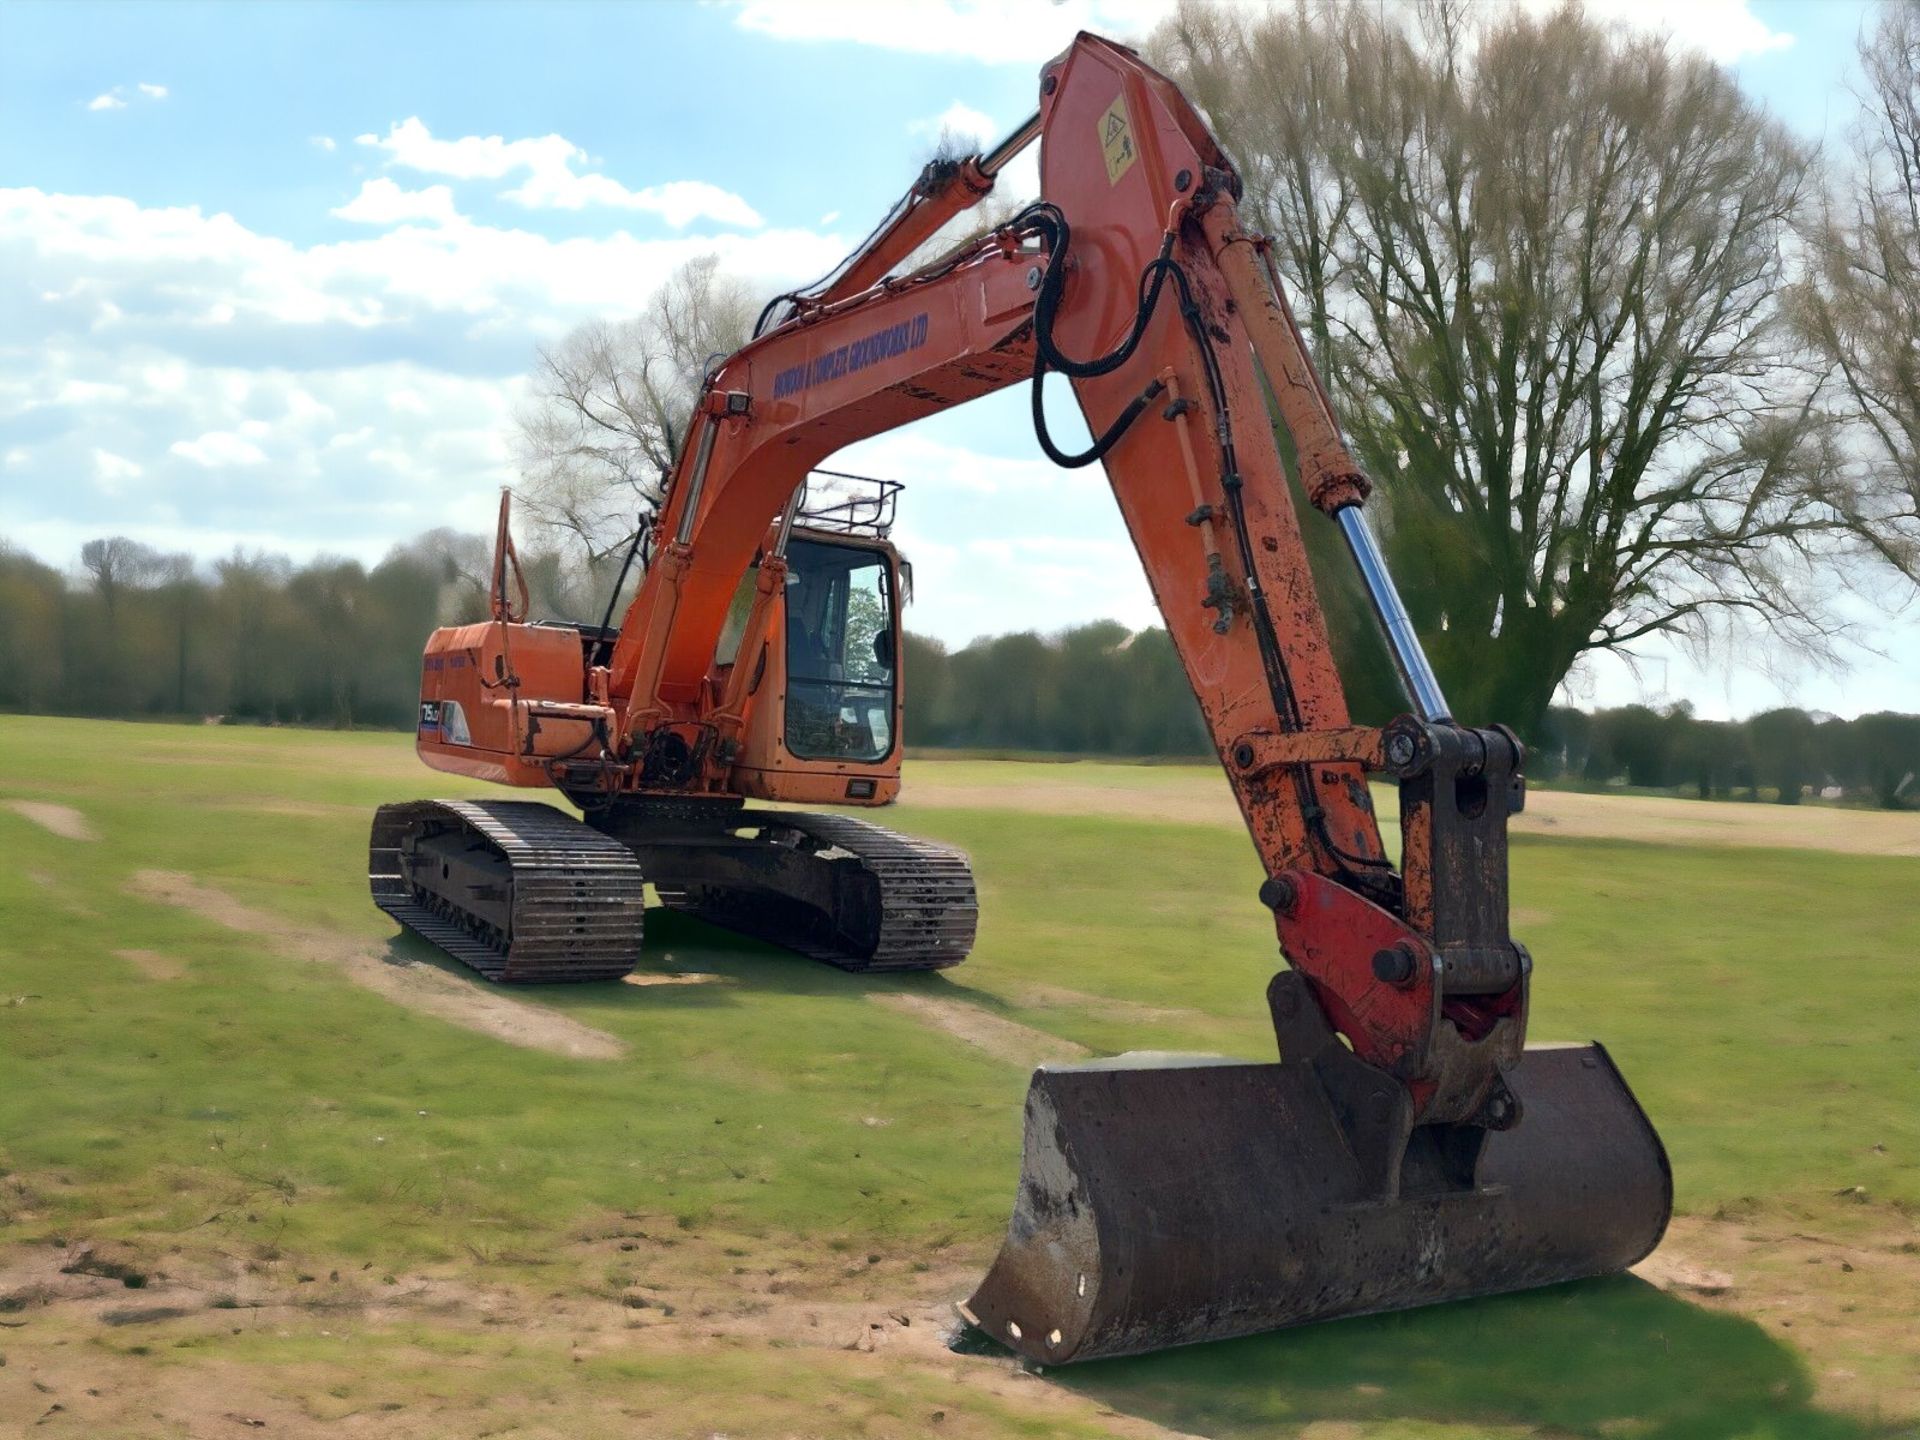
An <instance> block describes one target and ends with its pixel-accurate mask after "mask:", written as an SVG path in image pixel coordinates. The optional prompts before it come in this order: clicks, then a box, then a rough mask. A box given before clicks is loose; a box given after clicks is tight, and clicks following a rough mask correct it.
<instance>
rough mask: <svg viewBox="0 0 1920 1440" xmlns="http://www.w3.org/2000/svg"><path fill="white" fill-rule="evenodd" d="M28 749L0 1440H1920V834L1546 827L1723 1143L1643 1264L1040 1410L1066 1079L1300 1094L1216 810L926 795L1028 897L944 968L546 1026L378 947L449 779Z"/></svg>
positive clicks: (10, 768) (1667, 1066)
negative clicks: (1041, 1121) (1017, 1190)
mask: <svg viewBox="0 0 1920 1440" xmlns="http://www.w3.org/2000/svg"><path fill="white" fill-rule="evenodd" d="M0 755H4V756H5V759H4V760H0V806H4V805H6V804H7V802H12V806H11V808H0V854H4V856H5V864H4V865H0V1172H3V1173H0V1327H4V1328H0V1359H3V1360H4V1364H3V1365H0V1432H4V1429H5V1427H7V1426H9V1425H17V1426H20V1427H22V1428H23V1429H30V1430H31V1431H32V1433H34V1434H47V1435H61V1434H72V1435H86V1436H142V1437H145V1436H189V1435H190V1436H219V1435H227V1434H234V1433H240V1432H241V1430H242V1428H243V1427H244V1428H249V1429H250V1428H261V1429H264V1431H265V1433H269V1434H280V1435H307V1434H315V1435H321V1434H324V1435H332V1434H341V1435H352V1436H360V1435H377V1436H462V1437H464V1436H475V1435H483V1434H485V1435H515V1436H583V1435H601V1434H622V1435H639V1436H655V1435H658V1436H682V1435H685V1436H699V1437H707V1436H711V1435H726V1436H732V1437H745V1436H761V1435H765V1436H792V1435H806V1436H813V1435H820V1436H838V1435H909V1434H912V1435H918V1434H941V1435H962V1436H988V1435H1034V1436H1053V1435H1089V1436H1092V1435H1115V1434H1118V1435H1130V1436H1132V1435H1139V1436H1146V1435H1162V1434H1166V1433H1169V1432H1177V1433H1185V1434H1204V1435H1212V1436H1255V1435H1261V1436H1265V1435H1289V1436H1303V1437H1308V1440H1352V1437H1382V1440H1387V1437H1393V1440H1399V1437H1450V1440H1452V1437H1460V1440H1464V1437H1481V1436H1530V1437H1564V1436H1581V1437H1588V1436H1591V1437H1596V1440H1599V1437H1621V1436H1624V1437H1656V1440H1693V1437H1716V1440H1718V1437H1724V1440H1788V1437H1801V1436H1808V1437H1834V1440H1852V1437H1860V1440H1865V1437H1891V1436H1912V1435H1916V1434H1920V1333H1916V1332H1920V1319H1917V1318H1916V1316H1917V1315H1920V1300H1917V1299H1916V1296H1920V968H1917V967H1916V964H1915V960H1914V942H1915V939H1916V937H1920V884H1917V883H1916V880H1917V879H1920V874H1917V873H1916V872H1917V870H1920V862H1917V861H1916V860H1915V858H1914V856H1915V855H1916V854H1920V817H1887V816H1858V817H1850V816H1848V815H1847V814H1846V813H1845V812H1832V815H1836V816H1838V817H1839V820H1838V821H1837V822H1836V821H1835V820H1833V819H1832V818H1831V816H1829V817H1828V818H1826V819H1823V820H1822V822H1821V827H1825V828H1820V827H1814V828H1809V829H1807V830H1804V831H1802V830H1795V829H1793V828H1792V826H1793V824H1794V823H1796V822H1794V821H1793V820H1792V818H1791V817H1788V818H1786V819H1782V818H1780V817H1778V816H1771V815H1769V816H1762V817H1761V818H1762V819H1764V821H1765V823H1766V824H1767V825H1768V826H1772V827H1775V828H1773V829H1771V830H1768V831H1765V832H1764V833H1763V832H1759V831H1755V830H1754V829H1753V828H1752V825H1751V824H1749V822H1747V821H1745V820H1742V819H1740V818H1739V817H1737V816H1736V817H1732V818H1730V819H1729V820H1728V821H1727V822H1726V823H1727V825H1728V826H1729V827H1731V828H1729V829H1728V831H1727V833H1726V842H1727V843H1713V844H1709V843H1705V842H1704V841H1702V839H1701V838H1700V835H1699V833H1698V832H1697V830H1696V831H1694V832H1688V833H1687V836H1686V843H1684V844H1677V843H1663V844H1648V843H1639V842H1637V841H1635V840H1632V839H1628V838H1622V837H1626V836H1631V835H1633V834H1635V833H1637V826H1636V820H1635V817H1636V815H1637V814H1641V813H1644V814H1645V816H1646V828H1647V830H1648V831H1649V832H1651V833H1657V834H1661V833H1667V830H1666V829H1665V828H1663V827H1667V826H1668V822H1667V821H1664V820H1661V819H1660V816H1659V812H1657V811H1646V812H1640V811H1637V810H1636V807H1638V806H1641V805H1643V804H1648V803H1651V802H1643V801H1639V800H1634V799H1614V798H1607V797H1577V799H1578V801H1579V802H1581V803H1583V804H1584V805H1586V806H1588V807H1592V806H1601V807H1614V808H1611V809H1605V810H1603V811H1602V812H1599V818H1598V819H1595V818H1594V813H1595V812H1592V811H1591V810H1590V809H1589V810H1585V811H1582V810H1579V809H1578V807H1577V806H1576V807H1575V808H1572V809H1568V810H1564V811H1560V812H1556V811H1555V810H1554V809H1553V806H1552V804H1551V803H1549V801H1550V797H1542V803H1541V805H1540V806H1539V807H1538V808H1539V811H1540V813H1539V814H1538V815H1536V817H1535V822H1534V823H1532V824H1530V826H1529V828H1528V829H1527V830H1526V831H1525V833H1522V834H1521V835H1519V836H1518V837H1517V838H1516V841H1515V847H1514V861H1513V868H1514V900H1515V907H1516V917H1517V918H1516V931H1517V933H1519V934H1520V935H1521V936H1522V937H1523V938H1524V939H1526V941H1527V942H1528V943H1529V945H1530V947H1531V948H1532V950H1533V952H1534V955H1535V957H1536V961H1537V964H1538V968H1537V971H1536V980H1535V986H1534V1014H1533V1022H1532V1035H1533V1036H1534V1038H1537V1039H1585V1038H1589V1037H1598V1038H1601V1039H1604V1040H1605V1041H1606V1042H1607V1044H1608V1045H1609V1048H1610V1049H1611V1050H1612V1052H1613V1054H1614V1056H1615V1058H1616V1059H1617V1060H1618V1061H1619V1063H1620V1065H1621V1067H1622V1069H1623V1070H1624V1072H1625V1073H1626V1075H1627V1076H1628V1077H1629V1079H1630V1080H1631V1081H1632V1082H1633V1084H1634V1086H1635V1089H1636V1091H1637V1093H1638V1094H1639V1096H1640V1098H1641V1100H1642V1102H1643V1104H1644V1105H1645V1106H1646V1108H1647V1110H1648V1111H1649V1113H1650V1114H1651V1115H1652V1117H1653V1119H1654V1121H1655V1123H1656V1124H1657V1125H1658V1127H1659V1129H1660V1131H1661V1133H1662V1136H1663V1137H1664V1139H1665V1141H1666V1143H1667V1146H1668V1148H1669V1150H1670V1152H1671V1154H1672V1158H1673V1165H1674V1171H1675V1175H1676V1182H1677V1187H1678V1203H1679V1210H1680V1215H1681V1218H1680V1219H1679V1220H1678V1221H1677V1222H1676V1225H1675V1227H1674V1231H1673V1233H1672V1234H1671V1235H1670V1237H1669V1240H1668V1242H1667V1244H1666V1245H1665V1246H1663V1247H1662V1250H1661V1251H1660V1252H1659V1253H1658V1254H1656V1256H1655V1257H1654V1259H1653V1260H1652V1261H1650V1262H1649V1263H1648V1265H1647V1266H1645V1267H1643V1276H1644V1278H1640V1277H1620V1278H1616V1279H1613V1280H1607V1281H1599V1282H1590V1283H1585V1284H1580V1285H1573V1286H1565V1287H1560V1288H1558V1289H1555V1290H1550V1291H1545V1292H1538V1293H1535V1294H1531V1295H1524V1296H1516V1297H1506V1298H1501V1299H1495V1300H1487V1301H1482V1302H1477V1303H1474V1304H1469V1305H1461V1306H1453V1307H1447V1308H1444V1309H1436V1310H1431V1311H1425V1312H1417V1313H1412V1314H1404V1315H1398V1316H1389V1317H1381V1318H1376V1319H1366V1320H1355V1321H1347V1322H1342V1323H1339V1324H1335V1325H1327V1326H1321V1327H1316V1328H1314V1329H1310V1330H1304V1331H1296V1332H1290V1333H1286V1334H1281V1335H1274V1336H1267V1337H1262V1338H1259V1339H1254V1340H1246V1341H1237V1342H1231V1343H1226V1344H1219V1345H1213V1346H1207V1347H1200V1348H1196V1349H1191V1350H1187V1351H1181V1352H1174V1353H1169V1354H1165V1355H1160V1356H1154V1357H1149V1358H1146V1359H1141V1360H1132V1361H1111V1362H1104V1363H1100V1364H1095V1365H1088V1366H1083V1367H1077V1368H1070V1369H1066V1370H1059V1371H1048V1372H1046V1373H1045V1374H1044V1375H1034V1374H1030V1373H1027V1372H1024V1371H1021V1370H1020V1369H1018V1368H1017V1367H1016V1366H1015V1365H1013V1363H1012V1362H1011V1361H1009V1360H1008V1359H1007V1358H1006V1357H1004V1356H991V1355H987V1356H982V1355H958V1354H952V1353H949V1352H948V1351H947V1350H946V1349H945V1347H944V1344H943V1343H942V1338H941V1334H940V1331H941V1328H942V1326H943V1325H944V1324H945V1323H946V1322H947V1317H948V1316H949V1314H950V1306H951V1302H952V1301H953V1300H955V1299H956V1298H959V1297H961V1296H963V1295H964V1294H965V1293H966V1291H967V1290H968V1288H969V1287H970V1283H971V1281H972V1280H973V1279H974V1278H976V1277H977V1274H978V1272H979V1270H980V1268H981V1267H982V1266H983V1265H984V1263H985V1261H986V1260H987V1259H989V1258H990V1257H991V1255H992V1253H993V1251H994V1249H995V1247H996V1246H997V1245H998V1242H999V1238H1000V1234H1001V1232H1002V1229H1003V1227H1004V1225H1005V1220H1006V1216H1007V1212H1008V1210H1009V1208H1010V1205H1011V1201H1012V1197H1013V1188H1014V1179H1015V1175H1016V1171H1017V1165H1018V1159H1019V1155H1018V1150H1019V1113H1020V1102H1021V1098H1022V1095H1023V1093H1024V1090H1025V1086H1026V1071H1027V1068H1028V1067H1029V1066H1030V1065H1031V1063H1032V1062H1034V1061H1035V1060H1037V1059H1041V1058H1046V1057H1048V1056H1054V1057H1056V1058H1067V1057H1069V1056H1072V1055H1076V1054H1082V1053H1089V1052H1090V1053H1095V1054H1104V1053H1112V1052H1116V1051H1120V1050H1125V1049H1149V1048H1152V1049H1174V1050H1215V1051H1221V1052H1225V1053H1232V1054H1240V1055H1245V1056H1250V1057H1255V1058H1261V1059H1270V1058H1272V1054H1273V1042H1272V1038H1271V1033H1270V1031H1268V1030H1267V1028H1266V1025H1265V1021H1264V1017H1263V1005H1262V1001H1261V996H1262V991H1263V987H1264V985H1265V982H1266V979H1267V977H1268V975H1269V974H1270V972H1271V970H1272V969H1273V968H1274V965H1275V954H1274V945H1273V936H1272V930H1271V926H1270V923H1269V922H1268V921H1267V920H1266V919H1265V918H1264V912H1263V911H1262V910H1261V908H1260V907H1259V905H1258V904H1257V902H1256V901H1255V899H1254V891H1255V889H1256V887H1257V885H1258V883H1259V879H1260V875H1259V872H1258V867H1257V865H1256V863H1255V861H1254V858H1253V855H1252V851H1251V848H1250V847H1249V846H1248V844H1247V842H1246V840H1245V837H1244V835H1243V834H1242V833H1241V832H1240V831H1239V830H1238V828H1237V826H1236V824H1235V823H1234V819H1233V816H1232V813H1231V806H1230V803H1228V804H1225V805H1223V803H1222V797H1223V796H1224V794H1225V792H1224V788H1223V786H1222V782H1221V781H1220V778H1219V776H1218V774H1217V773H1216V772H1214V771H1212V770H1208V769H1204V768H1188V767H1170V766H1159V767H1126V766H1114V765H1033V764H1024V763H1019V762H987V761H967V762H954V763H951V764H946V763H942V762H938V761H932V760H921V761H918V762H915V763H913V764H911V765H910V766H909V769H908V775H907V802H906V803H904V804H902V805H901V806H900V807H899V808H898V809H897V810H896V811H894V812H893V813H892V816H891V819H890V823H894V824H897V825H899V826H900V827H901V828H904V829H908V830H913V831H916V832H920V833H924V834H928V835H932V836H936V837H938V838H941V839H943V840H948V841H951V842H954V843H957V844H959V845H962V846H964V847H965V848H967V849H968V850H969V851H970V852H971V853H972V855H973V856H974V861H975V866H976V870H977V872H978V875H979V881H980V889H981V898H982V906H983V919H982V925H981V936H980V943H979V946H978V948H977V950H976V952H975V955H974V958H973V959H971V960H970V961H969V962H968V963H967V964H966V965H965V966H963V967H961V968H960V969H958V970H956V971H952V972H948V973H947V974H945V975H940V976H921V977H909V978H889V979H875V978H856V977H851V976H846V975H842V974H840V973H838V972H835V971H831V970H828V969H825V968H823V967H819V966H816V965H813V964H811V963H810V962H807V961H804V960H800V959H797V958H794V957H791V956H788V955H786V954H784V953H782V952H778V951H775V950H771V949H768V948H766V947H763V946H758V945H754V944H750V943H747V942H743V941H738V940H734V939H732V938H729V937H727V936H726V935H724V934H723V933H722V932H718V931H714V930H711V929H708V928H706V927H703V926H700V925H698V924H695V923H693V922H688V921H684V920H678V919H677V918H675V917H661V916H658V915H656V916H655V917H653V918H652V919H650V921H649V930H648V944H647V957H646V967H645V968H646V971H647V974H646V975H645V976H643V977H640V978H642V979H645V980H648V981H649V982H651V983H644V984H628V985H612V986H595V987H580V988H574V989H559V988H555V989H544V990H533V991H518V992H513V993H511V994H503V993H501V992H489V991H487V990H486V989H485V988H484V987H481V986H479V985H478V984H477V983H474V982H470V981H469V980H468V979H467V978H466V977H465V975H464V973H462V972H458V971H455V970H449V969H447V968H444V967H442V966H440V965H438V964H437V963H436V962H435V960H434V957H433V955H432V953H431V952H430V951H428V950H427V949H426V948H425V947H424V946H421V945H420V944H418V943H417V942H414V941H411V940H407V939H402V938H398V937H396V936H395V934H394V928H393V926H392V925H391V924H390V923H389V922H388V921H387V920H386V919H385V917H383V916H381V915H380V914H379V913H378V912H376V911H375V910H373V909H372V907H371V905H370V904H369V903H368V900H367V897H366V886H365V879H364V874H365V871H364V859H365V837H366V826H367V820H368V816H369V813H370V811H371V809H372V808H373V806H374V805H376V804H377V803H379V802H380V801H382V800H388V799H398V798H407V797H411V796H415V795H426V794H460V793H479V790H480V788H481V787H470V786H462V784H461V783H460V782H457V781H452V780H450V779H449V777H446V776H439V775H433V774H430V773H429V772H426V771H424V770H423V769H421V768H420V767H419V765H418V764H417V762H416V761H415V760H414V758H413V755H412V752H411V748H410V746H409V743H408V741H407V739H406V738H405V737H402V736H380V735H339V736H334V735H317V734H312V733H301V732H290V731H265V730H242V729H218V728H197V727H176V726H133V725H119V724H112V723H105V722H90V721H55V720H39V719H22V718H19V717H0ZM1676 803H1677V802H1676ZM1715 808H1716V807H1707V809H1706V812H1705V813H1706V814H1707V816H1708V818H1709V819H1711V816H1712V813H1713V811H1714V809H1715ZM1725 808H1727V809H1745V810H1747V811H1772V810H1775V809H1776V808H1777V807H1725ZM1683 818H1684V817H1683ZM1850 818H1851V819H1857V820H1860V821H1863V822H1865V823H1866V824H1867V825H1869V826H1872V827H1879V828H1873V829H1871V830H1870V831H1867V832H1861V831H1855V830H1846V829H1844V828H1843V829H1841V830H1837V831H1835V830H1831V827H1832V826H1833V825H1835V824H1836V823H1837V824H1840V825H1841V826H1843V827H1844V824H1845V822H1846V821H1847V820H1848V819H1850ZM1687 823H1692V822H1687ZM1714 823H1718V822H1717V821H1716V822H1714ZM1741 826H1745V827H1746V828H1745V829H1741V828H1739V827H1741ZM1780 827H1785V828H1780ZM1902 827H1905V828H1902ZM63 830H64V831H65V832H67V833H64V834H63V833H60V832H61V831H63ZM1710 833H1716V834H1717V833H1718V832H1710ZM1862 833H1867V834H1870V836H1871V837H1872V838H1871V839H1870V840H1869V841H1866V842H1861V841H1860V840H1859V836H1860V834H1862ZM1669 838H1671V836H1670V835H1669ZM1782 842H1792V843H1798V844H1800V845H1803V846H1809V845H1820V846H1823V847H1827V848H1820V849H1814V848H1791V845H1790V844H1787V843H1782ZM1876 851H1879V852H1884V853H1873V852H1876ZM253 1421H260V1422H263V1424H262V1425H261V1426H254V1425H253V1424H252V1423H251V1422H253Z"/></svg>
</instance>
